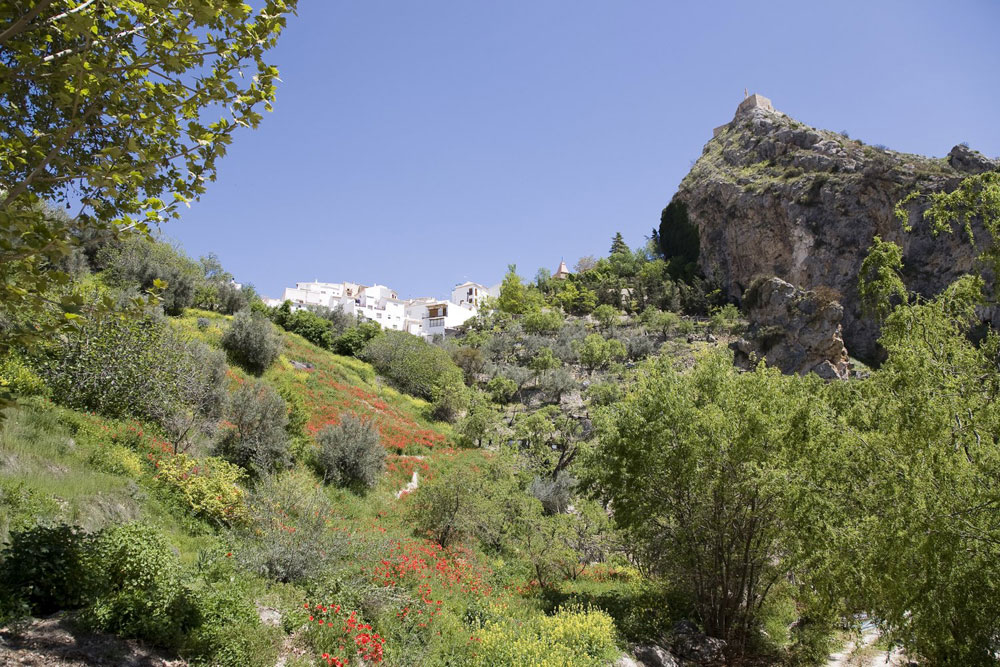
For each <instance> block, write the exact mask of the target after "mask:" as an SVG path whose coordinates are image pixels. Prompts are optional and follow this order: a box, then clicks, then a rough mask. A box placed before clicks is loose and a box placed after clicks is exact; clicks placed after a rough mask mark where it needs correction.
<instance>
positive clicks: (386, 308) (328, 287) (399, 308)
mask: <svg viewBox="0 0 1000 667" xmlns="http://www.w3.org/2000/svg"><path fill="white" fill-rule="evenodd" d="M499 294H500V286H499V285H495V286H493V287H487V286H485V285H481V284H479V283H473V282H464V283H462V284H460V285H456V286H455V287H454V289H452V291H451V298H450V300H449V299H435V298H433V297H420V298H416V299H409V300H406V301H403V300H400V298H399V295H398V294H397V293H396V292H395V291H394V290H392V289H390V288H388V287H386V286H385V285H378V284H376V285H372V286H370V287H368V286H365V285H361V284H359V283H352V282H342V283H324V282H320V281H318V280H314V281H312V282H300V283H296V284H295V287H287V288H285V293H284V295H283V296H284V298H283V299H281V300H280V301H279V300H278V299H267V301H266V303H267V304H268V305H269V306H275V305H277V306H280V305H281V304H282V303H284V302H285V301H291V304H292V309H293V310H300V309H303V308H309V307H310V306H321V307H324V308H340V309H342V310H343V311H344V312H345V313H347V314H348V315H351V316H352V317H360V318H363V319H366V320H371V321H373V322H378V323H379V324H380V325H381V326H382V328H383V329H395V330H396V331H406V332H408V333H411V334H413V335H415V336H422V337H424V338H433V337H434V336H438V335H444V334H445V333H446V332H447V331H450V330H454V329H455V328H456V327H458V326H460V325H462V324H464V323H465V322H467V321H468V320H469V319H470V318H472V317H475V315H476V313H477V312H478V310H479V307H480V306H481V305H482V303H483V300H484V299H485V298H486V297H491V296H492V297H497V296H499Z"/></svg>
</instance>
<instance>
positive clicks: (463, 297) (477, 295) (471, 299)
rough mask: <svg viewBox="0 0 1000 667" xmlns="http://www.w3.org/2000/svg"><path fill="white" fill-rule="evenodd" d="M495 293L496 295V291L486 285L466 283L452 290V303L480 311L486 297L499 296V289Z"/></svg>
mask: <svg viewBox="0 0 1000 667" xmlns="http://www.w3.org/2000/svg"><path fill="white" fill-rule="evenodd" d="M495 291H496V293H495V294H494V289H493V288H490V287H487V286H486V285H480V284H479V283H473V282H464V283H462V284H461V285H455V287H454V289H452V290H451V302H452V303H454V304H457V305H459V306H463V307H465V308H471V309H473V310H478V309H479V307H480V306H481V305H482V303H483V300H484V299H486V297H490V296H499V289H497V290H495Z"/></svg>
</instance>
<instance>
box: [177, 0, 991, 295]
mask: <svg viewBox="0 0 1000 667" xmlns="http://www.w3.org/2000/svg"><path fill="white" fill-rule="evenodd" d="M299 4H300V7H299V15H298V16H297V17H293V18H292V19H291V20H290V22H289V26H288V29H287V31H286V32H285V33H284V34H283V36H282V38H281V40H280V43H279V46H278V47H277V49H276V50H275V51H273V52H272V55H271V60H272V61H273V62H274V63H275V64H276V65H277V66H278V67H279V69H280V71H281V78H282V80H283V83H282V84H281V85H280V87H279V89H278V99H277V102H276V104H275V111H274V112H273V113H271V114H265V117H264V120H263V123H262V124H261V127H260V129H258V130H257V131H254V132H245V133H242V134H239V135H238V136H237V137H236V140H235V142H234V144H233V146H232V147H231V149H230V152H229V155H228V156H227V157H226V158H225V159H224V160H223V161H222V163H221V166H220V173H219V179H218V181H217V182H215V183H212V184H209V189H208V192H207V193H206V195H205V196H204V197H203V198H202V200H201V201H200V202H197V203H195V204H193V205H192V208H191V209H190V210H189V211H185V213H184V215H183V217H182V218H181V220H180V221H174V222H170V223H168V224H166V225H164V226H163V232H164V233H165V234H166V235H167V236H169V237H171V238H174V239H176V240H178V241H180V242H181V244H182V245H183V247H184V248H185V250H186V251H187V252H188V253H189V254H190V255H192V256H195V257H197V256H199V255H203V254H205V253H207V252H209V251H214V252H216V253H218V254H219V256H220V257H221V258H222V261H223V263H224V264H225V266H226V267H227V268H228V269H229V270H230V271H232V272H233V273H234V274H235V275H236V277H237V279H238V280H241V281H247V282H252V283H254V284H255V285H256V286H257V288H258V290H260V291H261V292H263V293H264V294H266V295H269V296H280V295H281V291H282V288H283V287H284V286H286V285H292V284H294V283H295V282H296V281H303V280H313V279H315V278H318V279H320V280H327V281H331V282H336V281H342V280H352V281H357V282H361V283H366V284H371V283H373V282H379V283H384V284H388V285H389V286H391V287H393V288H395V289H396V290H398V291H399V292H400V296H402V297H412V296H418V295H432V296H443V295H446V294H448V293H449V292H450V289H451V287H452V285H454V284H456V283H458V282H462V281H464V280H474V281H477V282H482V283H486V284H494V283H496V282H498V281H499V280H500V279H501V278H502V276H503V273H504V271H505V270H506V266H507V264H510V263H516V264H517V267H518V272H519V273H521V274H522V275H523V276H525V277H528V278H530V277H533V276H534V274H535V271H536V270H537V269H538V268H539V267H540V266H544V267H546V268H548V269H550V270H553V271H554V270H555V268H556V265H557V264H558V263H559V260H560V258H565V259H566V262H567V264H569V265H570V267H572V266H573V264H574V263H575V261H576V260H577V258H579V257H580V256H582V255H589V254H592V255H597V256H600V255H602V254H606V253H607V251H608V248H609V246H610V243H611V237H612V235H613V234H614V232H616V231H621V232H622V233H623V234H624V236H625V239H626V241H628V242H629V244H631V245H633V246H635V245H637V244H639V243H642V242H643V241H644V238H645V236H646V235H648V234H649V233H650V230H651V229H652V228H653V227H654V226H656V225H658V224H659V216H660V212H661V210H662V209H663V207H664V206H665V205H666V204H667V203H668V202H669V200H670V198H671V197H672V196H673V194H674V191H675V190H676V187H677V184H678V183H679V182H680V180H681V179H682V178H683V177H684V175H685V174H686V173H687V171H688V169H689V168H690V166H691V164H692V162H693V160H694V159H695V158H697V157H698V155H699V154H700V153H701V148H702V146H703V145H704V144H705V142H706V141H708V139H709V138H710V137H711V136H712V128H713V127H714V126H716V125H721V124H722V123H725V122H728V121H729V120H730V119H731V118H732V115H733V112H734V111H735V110H736V106H737V104H738V103H739V102H740V100H741V99H742V98H743V89H744V88H748V89H749V90H750V92H751V93H753V92H758V93H761V94H763V95H765V96H767V97H770V98H771V99H772V100H773V102H774V105H775V107H776V108H777V109H779V110H781V111H784V112H785V113H787V114H789V115H791V116H793V117H794V118H796V119H798V120H800V121H802V122H804V123H807V124H809V125H813V126H817V127H823V128H827V129H831V130H847V131H848V132H849V133H850V135H851V136H852V137H855V138H858V139H861V140H863V141H865V142H868V143H878V144H885V145H887V146H888V147H890V148H893V149H896V150H902V151H907V152H912V153H921V154H926V155H934V156H943V155H945V154H947V152H948V151H949V150H950V149H951V147H952V146H954V145H955V144H957V143H959V142H962V141H965V142H968V143H969V144H970V145H971V146H972V147H973V148H976V149H978V150H981V151H982V152H984V153H985V154H987V155H990V156H997V155H1000V123H998V118H1000V115H998V111H1000V104H998V103H1000V38H998V35H1000V2H996V1H995V0H978V1H975V0H966V1H963V0H950V1H949V2H941V1H940V0H919V1H914V0H907V1H892V2H890V1H876V0H864V1H857V0H841V1H839V2H835V3H834V2H805V1H801V2H767V1H763V2H754V3H750V2H744V1H740V2H709V1H701V2H687V3H683V6H682V3H679V2H668V1H666V0H648V1H638V0H559V1H556V0H506V1H504V2H488V1H486V0H449V1H442V0H421V1H420V2H413V1H410V0H396V1H395V2H388V1H385V0H352V1H346V0H300V3H299Z"/></svg>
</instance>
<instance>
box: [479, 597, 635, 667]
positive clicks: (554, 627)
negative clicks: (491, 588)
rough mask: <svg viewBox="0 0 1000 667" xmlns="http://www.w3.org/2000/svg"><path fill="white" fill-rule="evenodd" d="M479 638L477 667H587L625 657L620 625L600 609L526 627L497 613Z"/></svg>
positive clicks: (563, 613)
mask: <svg viewBox="0 0 1000 667" xmlns="http://www.w3.org/2000/svg"><path fill="white" fill-rule="evenodd" d="M476 638H477V640H478V643H479V646H478V650H477V652H476V657H475V662H474V664H476V665H538V666H539V667H550V666H551V667H556V666H557V665H558V666H559V667H575V666H576V665H580V666H581V667H583V666H585V665H586V666H589V665H598V664H610V663H611V662H612V661H613V660H614V659H615V657H616V656H617V654H618V653H619V651H618V647H617V644H616V641H615V640H616V631H615V623H614V620H612V618H611V617H610V616H609V615H608V614H607V613H606V612H604V611H600V610H589V609H587V610H585V609H559V610H558V611H556V613H555V614H553V615H552V616H533V617H531V618H530V619H528V620H526V621H523V622H520V623H518V622H517V621H516V620H515V619H511V618H510V617H509V615H507V614H505V613H503V612H502V611H500V610H497V611H496V612H495V613H494V614H493V615H492V618H490V619H489V620H487V621H486V622H485V624H484V625H483V628H482V630H481V631H480V632H479V633H477V635H476Z"/></svg>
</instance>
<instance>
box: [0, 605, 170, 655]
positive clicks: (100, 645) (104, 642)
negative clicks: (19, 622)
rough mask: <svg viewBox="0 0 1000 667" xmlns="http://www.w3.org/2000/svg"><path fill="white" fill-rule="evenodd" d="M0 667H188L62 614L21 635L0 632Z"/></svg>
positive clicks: (31, 625) (35, 623)
mask: <svg viewBox="0 0 1000 667" xmlns="http://www.w3.org/2000/svg"><path fill="white" fill-rule="evenodd" d="M0 665H32V666H33V667H56V666H58V667H87V666H88V665H116V666H118V665H120V666H121V667H185V666H186V665H187V663H186V662H185V661H183V660H171V659H169V658H165V657H163V656H162V655H159V654H157V653H156V652H155V651H153V650H152V649H150V648H149V647H147V646H144V645H143V644H142V643H140V642H137V641H134V640H124V639H119V638H118V637H115V636H114V635H106V634H101V633H93V632H87V631H85V630H81V629H80V628H77V627H74V625H73V624H72V623H70V622H69V620H68V619H67V618H66V617H65V616H64V615H62V614H57V615H56V616H52V617H49V618H42V619H37V620H34V621H31V622H30V623H29V625H28V626H27V627H26V628H24V629H23V630H22V631H21V632H17V633H15V632H12V631H11V629H10V628H2V629H0Z"/></svg>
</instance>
